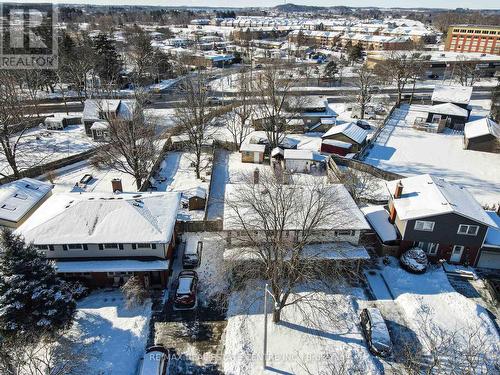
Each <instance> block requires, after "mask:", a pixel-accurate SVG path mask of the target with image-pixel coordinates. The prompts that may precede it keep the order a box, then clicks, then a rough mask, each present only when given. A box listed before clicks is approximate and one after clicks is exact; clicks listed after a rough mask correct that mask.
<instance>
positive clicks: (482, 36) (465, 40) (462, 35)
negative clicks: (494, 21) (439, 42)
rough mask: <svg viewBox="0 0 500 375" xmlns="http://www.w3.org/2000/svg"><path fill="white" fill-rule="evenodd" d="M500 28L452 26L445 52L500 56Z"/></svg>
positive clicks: (449, 30)
mask: <svg viewBox="0 0 500 375" xmlns="http://www.w3.org/2000/svg"><path fill="white" fill-rule="evenodd" d="M499 39H500V26H478V25H451V26H450V27H449V29H448V35H447V37H446V43H445V46H444V49H445V51H455V52H480V53H490V54H494V55H500V40H499Z"/></svg>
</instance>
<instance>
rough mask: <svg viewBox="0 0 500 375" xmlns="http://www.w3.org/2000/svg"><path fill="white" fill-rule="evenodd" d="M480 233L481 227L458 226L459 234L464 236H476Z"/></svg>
mask: <svg viewBox="0 0 500 375" xmlns="http://www.w3.org/2000/svg"><path fill="white" fill-rule="evenodd" d="M478 231H479V225H467V224H460V225H459V226H458V232H457V233H458V234H464V235H467V236H475V235H477V232H478Z"/></svg>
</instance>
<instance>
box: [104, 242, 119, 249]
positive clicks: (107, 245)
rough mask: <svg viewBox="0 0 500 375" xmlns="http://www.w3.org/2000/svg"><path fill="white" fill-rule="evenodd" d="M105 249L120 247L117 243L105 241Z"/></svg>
mask: <svg viewBox="0 0 500 375" xmlns="http://www.w3.org/2000/svg"><path fill="white" fill-rule="evenodd" d="M104 248H105V249H118V244H116V243H105V244H104Z"/></svg>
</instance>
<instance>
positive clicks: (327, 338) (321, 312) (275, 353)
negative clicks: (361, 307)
mask: <svg viewBox="0 0 500 375" xmlns="http://www.w3.org/2000/svg"><path fill="white" fill-rule="evenodd" d="M303 293H308V292H307V291H304V292H303ZM301 295H302V294H301ZM310 298H312V299H313V300H312V301H310V303H307V302H299V303H298V304H296V305H291V306H288V307H286V308H285V309H284V310H283V312H282V321H281V322H280V323H279V324H274V323H272V319H271V314H269V316H268V349H267V366H268V367H267V371H265V370H263V369H262V359H263V330H264V316H263V285H259V286H258V287H257V288H253V290H252V291H251V288H250V287H248V288H247V289H246V290H245V291H243V292H240V293H233V294H232V295H231V297H230V300H229V310H228V316H229V319H228V325H227V328H226V342H225V348H226V349H225V353H224V372H225V373H226V374H228V375H235V374H245V375H249V374H262V373H282V374H285V373H287V374H288V373H293V374H307V373H310V374H316V373H320V371H326V372H325V373H328V371H329V370H331V371H332V373H333V371H334V370H333V369H334V368H336V366H338V365H345V366H347V367H346V368H350V369H358V370H360V373H366V374H375V373H378V371H377V369H376V367H375V365H374V362H373V360H372V356H371V355H370V353H369V352H368V349H367V348H366V346H365V342H364V340H363V336H362V334H361V332H360V328H359V327H358V325H357V322H358V321H359V317H358V314H357V312H356V308H355V299H354V297H353V296H352V293H351V294H350V293H349V290H347V291H343V292H341V293H339V294H333V293H318V294H314V296H312V297H310ZM268 303H269V306H268V307H269V309H268V312H270V308H271V302H270V301H268ZM360 367H362V368H360Z"/></svg>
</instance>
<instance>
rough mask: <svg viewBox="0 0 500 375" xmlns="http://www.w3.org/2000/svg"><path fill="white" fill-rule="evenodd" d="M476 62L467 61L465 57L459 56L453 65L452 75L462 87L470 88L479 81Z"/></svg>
mask: <svg viewBox="0 0 500 375" xmlns="http://www.w3.org/2000/svg"><path fill="white" fill-rule="evenodd" d="M476 65H477V63H476V62H472V61H469V60H468V58H467V57H465V56H459V57H458V59H457V62H456V63H455V64H454V65H453V75H454V76H456V77H457V78H458V82H460V84H461V85H462V86H472V85H474V83H476V81H477V80H478V79H479V74H480V73H479V70H477V69H476Z"/></svg>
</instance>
